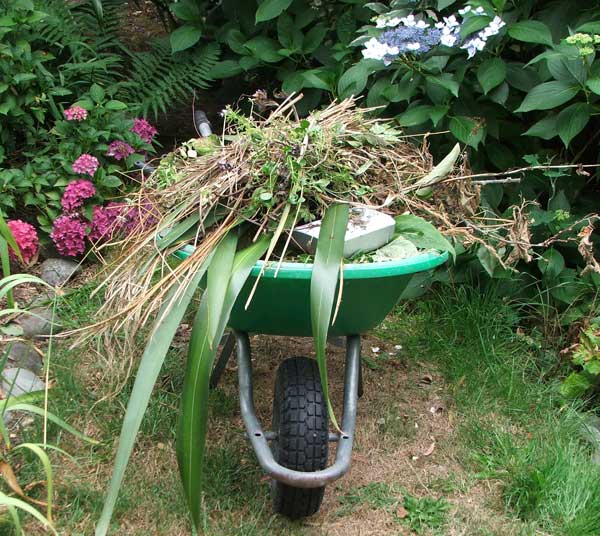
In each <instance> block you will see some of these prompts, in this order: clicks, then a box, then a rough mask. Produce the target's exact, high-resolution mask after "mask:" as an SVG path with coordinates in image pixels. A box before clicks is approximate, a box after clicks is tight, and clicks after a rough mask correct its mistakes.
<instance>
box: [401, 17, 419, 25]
mask: <svg viewBox="0 0 600 536" xmlns="http://www.w3.org/2000/svg"><path fill="white" fill-rule="evenodd" d="M400 22H401V23H402V24H404V26H416V24H417V22H416V21H415V16H414V15H409V16H408V17H404V18H402V19H400Z"/></svg>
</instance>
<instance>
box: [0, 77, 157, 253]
mask: <svg viewBox="0 0 600 536" xmlns="http://www.w3.org/2000/svg"><path fill="white" fill-rule="evenodd" d="M61 115H62V119H60V120H58V121H56V122H55V123H54V125H53V128H52V129H50V130H40V131H39V132H40V134H39V135H40V140H38V141H39V143H40V145H43V146H44V149H43V150H42V151H39V150H36V151H32V152H28V151H25V153H24V156H25V157H26V158H27V161H26V163H25V164H24V165H23V166H21V167H20V168H18V169H14V170H3V174H10V173H11V172H12V176H11V177H10V180H8V181H6V180H5V181H4V182H5V184H8V185H9V186H10V188H9V189H8V190H6V191H5V194H4V195H3V196H0V211H3V212H8V211H10V213H11V214H15V213H17V214H19V213H24V214H27V217H28V219H30V218H31V217H32V216H34V217H35V218H36V219H37V222H38V223H39V225H40V228H41V229H42V230H44V231H45V232H47V233H50V232H51V231H55V229H54V230H53V222H54V221H55V220H56V219H57V218H58V217H59V216H60V215H61V213H62V212H64V214H65V215H68V216H71V215H72V213H74V212H77V211H78V210H80V208H81V207H82V206H83V202H84V201H85V200H87V199H89V198H91V197H93V198H94V200H95V203H97V204H102V203H103V202H104V200H105V199H111V198H115V197H117V196H119V195H121V194H123V193H124V191H126V190H127V187H128V184H127V181H128V172H130V171H132V170H133V169H134V163H135V162H136V161H137V160H141V159H144V158H147V157H148V155H151V154H152V153H153V152H154V148H153V144H154V143H155V136H156V134H157V131H156V129H155V128H154V127H153V126H152V125H151V124H150V123H149V122H148V121H146V120H145V119H143V118H135V117H130V116H129V113H128V108H127V105H125V104H124V103H123V102H121V101H119V100H116V99H113V98H111V96H110V94H109V92H107V91H106V90H105V89H103V88H102V87H101V86H99V85H98V84H94V85H92V86H91V88H90V91H89V92H88V93H87V94H85V95H83V96H81V98H80V99H79V100H77V101H76V102H73V103H71V104H70V105H69V106H68V107H66V108H65V109H64V110H63V111H62V113H61ZM0 182H1V181H0ZM89 210H90V218H91V210H92V209H89ZM71 221H72V218H71V219H70V220H68V221H67V220H65V219H62V220H61V222H63V223H62V224H59V227H60V225H65V226H67V227H69V226H70V227H71V228H74V226H76V225H77V224H76V223H71ZM75 234H76V235H77V236H79V235H78V234H77V233H75ZM79 234H80V233H79ZM57 236H58V235H57ZM86 236H87V235H86ZM74 240H75V239H74ZM69 248H71V246H69ZM74 249H76V250H78V251H79V250H80V249H81V247H80V246H79V247H76V248H74Z"/></svg>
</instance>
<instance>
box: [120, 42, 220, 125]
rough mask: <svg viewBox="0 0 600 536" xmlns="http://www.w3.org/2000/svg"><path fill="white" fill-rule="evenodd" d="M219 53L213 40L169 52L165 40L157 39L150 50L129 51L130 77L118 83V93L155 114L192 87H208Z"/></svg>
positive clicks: (188, 92)
mask: <svg viewBox="0 0 600 536" xmlns="http://www.w3.org/2000/svg"><path fill="white" fill-rule="evenodd" d="M219 54H220V49H219V46H218V45H217V44H216V43H210V44H207V45H205V46H204V47H202V48H200V49H195V50H193V51H185V52H180V53H177V54H172V53H171V48H170V46H169V43H168V42H166V41H164V40H157V41H155V42H154V43H153V50H152V51H151V52H140V53H137V54H133V55H132V60H131V61H132V66H131V67H132V69H131V72H130V79H129V80H128V81H127V82H125V83H123V84H122V85H121V88H120V92H119V94H120V95H121V97H122V98H123V100H126V101H127V102H133V103H136V104H137V107H138V109H139V111H140V112H141V113H143V114H147V113H148V112H150V111H151V112H152V113H153V114H154V116H155V117H156V116H157V115H158V114H159V112H161V111H162V112H165V111H166V110H167V108H169V107H170V106H171V105H173V104H174V103H175V102H177V101H179V100H182V99H184V98H186V97H187V96H189V95H190V94H191V93H193V91H194V89H205V88H207V87H208V85H209V82H210V81H212V80H213V78H212V77H211V75H210V71H211V69H212V68H213V67H214V65H215V64H216V63H217V61H218V60H219Z"/></svg>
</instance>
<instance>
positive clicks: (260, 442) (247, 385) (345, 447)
mask: <svg viewBox="0 0 600 536" xmlns="http://www.w3.org/2000/svg"><path fill="white" fill-rule="evenodd" d="M234 334H235V337H236V341H237V356H238V377H239V384H240V386H239V387H240V410H241V413H242V419H243V420H244V425H245V426H246V432H247V434H248V438H249V439H250V443H251V444H252V447H253V448H254V452H255V453H256V457H257V458H258V463H259V464H260V466H261V467H262V469H263V470H264V471H265V472H266V473H267V474H268V475H269V476H271V477H272V478H274V479H275V480H278V481H279V482H283V483H284V484H288V485H290V486H294V487H297V488H318V487H321V486H324V485H325V484H328V483H330V482H333V481H334V480H337V479H338V478H340V477H341V476H343V475H344V474H346V472H347V471H348V469H349V468H350V459H351V456H352V442H353V439H354V429H355V425H356V411H357V406H358V385H359V374H360V372H359V371H360V335H351V336H348V337H347V341H346V370H345V382H344V414H343V416H342V430H343V431H342V433H341V434H340V435H339V444H338V447H337V453H336V457H335V462H334V464H333V465H331V466H329V467H327V468H326V469H322V470H319V471H312V472H302V471H294V470H292V469H288V468H287V467H284V466H283V465H280V464H279V463H277V462H276V461H275V458H274V457H273V453H272V452H271V449H270V447H269V444H268V443H267V439H268V438H267V436H266V435H265V433H264V432H263V430H262V427H261V425H260V422H259V421H258V418H257V417H256V411H255V409H254V400H253V389H252V361H251V358H250V340H249V338H248V334H247V333H245V332H240V331H235V332H234Z"/></svg>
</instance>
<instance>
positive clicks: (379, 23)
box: [375, 17, 387, 28]
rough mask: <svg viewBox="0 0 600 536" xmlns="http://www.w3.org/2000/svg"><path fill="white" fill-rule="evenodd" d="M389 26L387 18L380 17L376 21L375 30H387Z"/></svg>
mask: <svg viewBox="0 0 600 536" xmlns="http://www.w3.org/2000/svg"><path fill="white" fill-rule="evenodd" d="M386 25H387V20H386V19H385V17H378V18H377V20H376V21H375V28H385V27H386Z"/></svg>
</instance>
